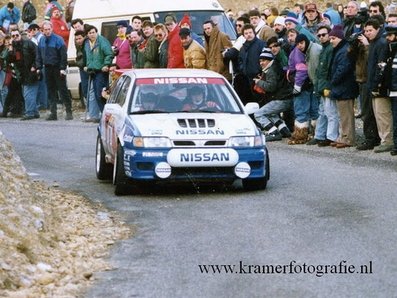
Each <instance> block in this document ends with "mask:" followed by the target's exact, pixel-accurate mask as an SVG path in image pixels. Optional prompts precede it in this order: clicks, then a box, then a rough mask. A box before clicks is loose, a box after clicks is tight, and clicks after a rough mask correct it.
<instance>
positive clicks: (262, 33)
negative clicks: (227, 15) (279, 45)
mask: <svg viewBox="0 0 397 298" xmlns="http://www.w3.org/2000/svg"><path fill="white" fill-rule="evenodd" d="M248 16H249V19H250V23H251V25H252V26H253V27H254V30H255V34H256V36H257V37H258V38H259V39H261V40H263V41H265V42H267V40H268V39H269V38H270V37H272V36H276V32H274V30H273V29H272V28H271V27H270V26H268V25H266V22H265V21H264V20H262V19H261V15H260V13H259V11H258V10H257V9H252V10H250V11H249V12H248Z"/></svg>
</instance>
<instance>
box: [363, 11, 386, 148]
mask: <svg viewBox="0 0 397 298" xmlns="http://www.w3.org/2000/svg"><path fill="white" fill-rule="evenodd" d="M364 28H365V36H366V37H367V38H368V41H369V49H368V66H367V67H368V90H369V92H371V94H372V106H373V109H374V115H375V119H376V125H377V127H378V134H379V137H380V140H381V143H380V145H379V146H377V147H375V148H374V152H375V153H380V152H387V151H391V150H392V149H393V133H392V114H391V100H390V98H389V97H388V94H387V92H386V90H385V89H386V88H384V85H385V82H384V71H383V68H384V67H382V66H381V65H383V63H386V60H387V52H388V46H387V41H386V39H385V37H383V31H382V28H381V26H380V24H379V22H378V21H377V20H373V19H370V20H368V22H367V23H365V27H364Z"/></svg>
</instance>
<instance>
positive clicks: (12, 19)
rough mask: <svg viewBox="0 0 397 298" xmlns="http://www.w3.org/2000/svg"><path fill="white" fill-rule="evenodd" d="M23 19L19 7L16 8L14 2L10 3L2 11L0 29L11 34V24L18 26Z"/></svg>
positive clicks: (0, 12) (0, 11)
mask: <svg viewBox="0 0 397 298" xmlns="http://www.w3.org/2000/svg"><path fill="white" fill-rule="evenodd" d="M20 19H21V12H20V10H19V8H18V7H15V5H14V3H13V2H8V4H7V5H4V6H3V7H2V8H1V9H0V27H2V28H3V29H4V30H5V33H7V32H10V31H9V29H10V25H11V24H18V22H19V20H20Z"/></svg>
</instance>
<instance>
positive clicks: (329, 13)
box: [324, 2, 342, 25]
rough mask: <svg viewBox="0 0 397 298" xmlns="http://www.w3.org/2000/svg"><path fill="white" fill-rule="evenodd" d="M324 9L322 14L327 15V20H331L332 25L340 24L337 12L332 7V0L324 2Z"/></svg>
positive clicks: (340, 20)
mask: <svg viewBox="0 0 397 298" xmlns="http://www.w3.org/2000/svg"><path fill="white" fill-rule="evenodd" d="M325 6H326V9H325V12H324V14H326V15H327V16H329V20H330V21H331V24H332V25H340V24H342V19H341V18H340V15H339V13H338V12H337V11H336V10H335V9H334V5H333V4H332V2H327V3H326V4H325Z"/></svg>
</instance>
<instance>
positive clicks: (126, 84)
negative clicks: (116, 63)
mask: <svg viewBox="0 0 397 298" xmlns="http://www.w3.org/2000/svg"><path fill="white" fill-rule="evenodd" d="M130 84H131V78H130V77H127V76H125V80H124V81H123V82H122V85H121V87H120V91H119V92H118V93H117V95H116V100H115V103H118V104H119V105H120V106H122V105H123V104H124V102H125V99H126V98H127V93H128V89H129V88H130Z"/></svg>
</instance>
